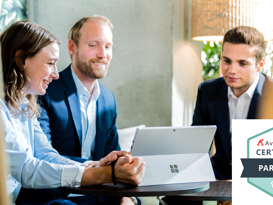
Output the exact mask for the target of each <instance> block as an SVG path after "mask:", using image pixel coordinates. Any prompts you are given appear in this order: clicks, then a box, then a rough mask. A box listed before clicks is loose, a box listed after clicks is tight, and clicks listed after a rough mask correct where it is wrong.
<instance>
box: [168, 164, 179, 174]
mask: <svg viewBox="0 0 273 205" xmlns="http://www.w3.org/2000/svg"><path fill="white" fill-rule="evenodd" d="M170 168H171V172H172V173H179V170H178V167H177V165H176V164H174V165H170Z"/></svg>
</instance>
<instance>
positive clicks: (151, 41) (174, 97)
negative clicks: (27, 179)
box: [0, 0, 273, 205]
mask: <svg viewBox="0 0 273 205" xmlns="http://www.w3.org/2000/svg"><path fill="white" fill-rule="evenodd" d="M272 4H273V1H272V0H271V1H270V0H80V1H79V0H46V1H45V0H0V32H2V31H3V30H4V29H5V28H7V27H8V26H9V25H10V24H12V23H13V22H15V21H18V20H29V21H32V22H35V23H37V24H39V25H41V26H43V27H45V28H46V29H48V30H49V31H51V32H52V33H53V34H54V35H55V36H56V37H57V38H58V39H59V40H60V41H61V42H62V44H61V46H60V60H59V62H58V64H57V66H58V70H59V71H62V70H63V69H65V68H66V67H67V66H68V65H69V64H70V62H71V61H70V57H69V54H68V51H67V40H68V39H67V35H68V32H69V30H70V28H71V27H72V26H73V25H74V24H75V23H76V22H77V21H78V20H79V19H80V18H82V17H84V16H87V15H93V14H99V15H104V16H106V17H108V18H109V19H110V20H111V21H112V23H113V25H114V30H113V35H114V46H113V59H112V62H111V65H110V67H109V71H108V74H107V76H106V77H105V78H104V79H102V80H100V82H101V83H102V84H103V85H105V86H106V87H107V88H108V89H110V90H111V91H112V92H113V93H114V95H115V97H116V100H117V108H118V118H117V126H118V128H119V129H122V128H126V127H132V126H136V125H140V124H145V125H146V126H189V125H190V124H191V122H192V115H193V110H194V106H195V100H196V95H197V88H198V85H199V83H201V82H202V81H204V80H208V79H212V78H216V77H219V76H221V71H220V70H221V69H220V68H219V65H220V58H221V49H222V44H221V39H222V37H223V34H224V33H225V32H226V31H227V30H229V29H231V28H232V27H235V26H239V25H246V26H253V27H256V28H257V29H259V30H260V31H262V32H263V33H264V35H265V37H266V40H267V49H266V56H265V66H264V67H263V70H262V72H264V73H266V74H268V75H269V76H272V74H273V69H272V60H273V42H272V41H271V40H272V39H273V37H272V35H273V28H272V27H273V25H271V24H272V22H271V21H272V19H273V18H272V17H273V16H272V13H273V12H272V11H271V10H272V9H273V5H272ZM193 39H194V40H193ZM1 79H2V78H1ZM1 85H2V84H1ZM0 144H1V143H0ZM0 148H1V147H0ZM1 156H2V155H1ZM0 163H1V160H0ZM0 174H2V173H0ZM1 187H2V188H3V186H1V185H0V188H1ZM0 192H1V189H0ZM0 198H1V197H0ZM2 199H3V198H2ZM0 204H5V205H6V202H3V203H1V202H0Z"/></svg>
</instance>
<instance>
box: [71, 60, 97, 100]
mask: <svg viewBox="0 0 273 205" xmlns="http://www.w3.org/2000/svg"><path fill="white" fill-rule="evenodd" d="M70 66H71V73H72V77H73V80H74V82H75V85H76V88H77V91H78V93H79V96H82V97H83V98H85V99H87V100H88V99H89V96H90V93H89V92H88V90H87V89H86V87H85V86H84V85H83V84H82V82H81V81H80V79H79V78H78V76H77V75H76V73H75V72H74V69H73V67H72V64H71V65H70ZM99 96H100V86H99V82H98V80H95V86H94V88H93V93H92V96H91V100H90V101H97V99H98V98H99Z"/></svg>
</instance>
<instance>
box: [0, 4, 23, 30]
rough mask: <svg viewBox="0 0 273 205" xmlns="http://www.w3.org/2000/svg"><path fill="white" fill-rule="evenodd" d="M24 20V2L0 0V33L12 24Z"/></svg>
mask: <svg viewBox="0 0 273 205" xmlns="http://www.w3.org/2000/svg"><path fill="white" fill-rule="evenodd" d="M26 19H27V14H26V0H2V5H1V11H0V32H2V31H4V30H5V29H6V28H7V27H8V26H10V25H11V24H12V23H14V22H16V21H22V20H26Z"/></svg>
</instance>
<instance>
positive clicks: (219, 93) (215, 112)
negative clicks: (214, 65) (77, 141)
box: [192, 73, 269, 179]
mask: <svg viewBox="0 0 273 205" xmlns="http://www.w3.org/2000/svg"><path fill="white" fill-rule="evenodd" d="M259 75H260V79H259V82H258V85H257V87H256V89H255V91H254V93H253V97H252V100H251V103H250V106H249V110H248V115H247V119H256V116H257V111H258V102H259V99H260V97H261V96H262V95H263V96H264V95H267V94H265V93H263V86H264V83H265V82H267V81H269V77H267V76H266V75H263V74H261V73H259ZM227 95H228V87H227V84H226V83H225V80H224V78H217V79H213V80H209V81H206V82H203V83H201V84H200V85H199V88H198V95H197V101H196V106H195V110H194V115H193V123H192V125H216V126H217V131H216V133H215V137H214V139H215V146H216V154H215V155H214V156H213V157H212V158H211V161H212V165H213V168H214V171H215V175H216V178H217V179H231V170H230V171H229V172H227V169H230V168H231V167H230V165H229V164H230V160H231V144H230V143H231V135H230V121H229V107H228V96H227ZM227 173H228V174H227Z"/></svg>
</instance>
